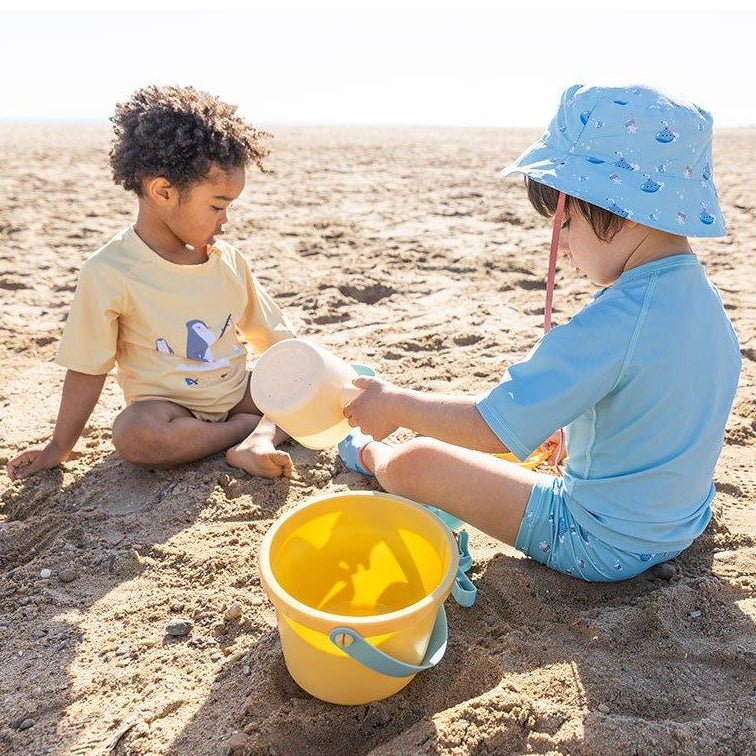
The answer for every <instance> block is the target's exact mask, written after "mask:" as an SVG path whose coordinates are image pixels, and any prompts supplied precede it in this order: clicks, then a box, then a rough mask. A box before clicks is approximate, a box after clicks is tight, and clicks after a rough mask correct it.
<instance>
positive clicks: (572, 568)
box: [515, 475, 681, 582]
mask: <svg viewBox="0 0 756 756" xmlns="http://www.w3.org/2000/svg"><path fill="white" fill-rule="evenodd" d="M515 547H516V548H517V549H519V550H520V551H522V552H524V553H525V554H527V555H528V556H529V557H531V558H532V559H535V560H536V561H537V562H540V563H541V564H545V565H546V566H547V567H551V569H552V570H556V571H557V572H563V573H564V574H565V575H572V576H573V577H578V578H582V579H583V580H587V581H589V582H611V581H616V580H627V579H628V578H632V577H635V576H636V575H640V574H641V573H642V572H645V571H646V570H647V569H648V568H649V567H653V566H654V565H655V564H659V563H660V562H666V561H667V560H669V559H673V558H674V557H676V556H677V555H678V554H680V553H681V552H680V551H664V552H658V553H653V552H652V553H647V554H633V553H631V552H629V551H623V550H622V549H619V548H617V547H616V546H610V545H609V544H608V543H605V542H604V541H602V540H600V539H599V538H596V536H594V535H593V534H591V533H589V532H588V531H587V530H586V529H585V528H583V527H581V526H580V525H578V524H577V522H575V520H574V519H573V517H572V515H571V514H570V511H569V509H568V507H567V505H566V503H565V500H564V494H563V493H562V485H561V479H560V478H556V477H554V476H553V475H539V476H538V480H537V481H536V484H535V485H534V486H533V491H532V493H531V494H530V499H529V500H528V505H527V507H526V509H525V515H524V516H523V518H522V523H521V525H520V530H519V532H518V533H517V542H516V543H515Z"/></svg>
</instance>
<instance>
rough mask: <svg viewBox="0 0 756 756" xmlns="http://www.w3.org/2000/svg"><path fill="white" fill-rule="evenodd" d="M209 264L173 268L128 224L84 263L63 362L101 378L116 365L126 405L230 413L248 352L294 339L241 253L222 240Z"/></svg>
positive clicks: (238, 394) (59, 359) (240, 390)
mask: <svg viewBox="0 0 756 756" xmlns="http://www.w3.org/2000/svg"><path fill="white" fill-rule="evenodd" d="M207 252H208V258H209V259H208V261H207V262H205V263H203V264H201V265H176V264H175V263H171V262H168V261H167V260H165V259H163V258H162V257H160V255H158V254H157V253H156V252H154V251H153V250H152V249H150V247H148V246H147V244H145V242H143V241H142V240H141V239H140V238H139V236H138V235H137V233H136V232H135V231H134V229H133V228H132V227H131V226H130V227H128V228H126V229H125V230H124V231H122V232H120V233H119V234H116V236H114V237H113V238H112V239H111V240H110V241H109V242H108V243H107V244H106V245H105V246H104V247H102V248H100V249H99V250H97V252H95V254H94V255H92V257H90V258H89V259H88V260H87V261H86V262H85V263H84V265H83V266H82V269H81V273H80V275H79V283H78V286H77V288H76V294H75V295H74V301H73V304H72V305H71V310H70V312H69V315H68V320H67V322H66V326H65V329H64V331H63V338H62V339H61V343H60V346H59V348H58V355H57V358H56V361H57V362H58V363H59V364H60V365H62V366H63V367H66V368H69V369H70V370H76V371H78V372H81V373H88V374H90V375H102V374H103V373H107V372H109V371H110V370H111V368H112V367H113V366H114V365H117V366H118V372H117V377H118V382H119V384H120V385H121V388H122V389H123V393H124V396H125V397H126V401H127V402H136V401H141V400H145V399H162V400H169V401H172V402H175V403H176V404H180V405H182V406H183V407H186V408H187V409H189V410H193V411H194V410H196V411H199V412H213V413H222V412H226V411H228V410H229V409H231V408H232V407H233V406H234V405H235V404H236V403H237V402H238V401H239V399H240V398H241V396H242V395H243V392H244V390H245V385H246V361H247V350H246V349H245V347H244V345H243V343H242V342H241V341H240V339H239V335H241V336H243V338H244V339H246V341H247V342H249V345H250V346H251V348H252V349H253V350H254V351H255V352H256V353H258V354H260V353H262V352H264V351H265V350H266V349H267V348H268V347H269V346H271V345H272V344H274V343H275V342H277V341H281V340H282V339H287V338H291V337H292V336H293V335H294V333H293V330H292V328H291V326H290V325H289V323H288V322H287V320H286V318H285V317H284V315H283V313H282V312H281V310H280V309H279V308H278V306H277V305H276V303H275V302H274V301H273V300H272V299H271V297H270V296H269V295H268V294H267V292H266V291H265V290H264V289H263V287H262V286H261V285H260V283H259V282H258V281H257V279H256V278H255V277H254V276H253V275H252V273H251V271H250V269H249V265H248V264H247V262H246V260H245V259H244V258H243V257H242V255H241V253H240V252H239V250H237V249H236V248H235V247H233V246H232V245H230V244H227V243H226V242H224V241H217V242H216V243H215V244H214V245H213V246H212V247H209V248H208V250H207Z"/></svg>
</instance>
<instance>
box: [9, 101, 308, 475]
mask: <svg viewBox="0 0 756 756" xmlns="http://www.w3.org/2000/svg"><path fill="white" fill-rule="evenodd" d="M235 111H236V108H235V107H233V106H231V105H227V104H225V103H223V102H221V101H220V100H218V99H217V98H216V97H214V96H212V95H210V94H207V93H205V92H199V91H196V90H195V89H193V88H192V87H185V88H179V87H156V86H151V87H147V88H145V89H141V90H139V91H137V92H135V93H134V94H133V95H132V97H131V99H130V100H129V101H128V102H127V103H125V104H120V105H118V106H117V108H116V113H115V116H114V117H113V119H112V120H113V122H114V130H115V140H114V143H113V148H112V151H111V155H110V162H111V166H112V168H113V178H114V180H115V182H116V183H117V184H122V185H123V187H124V188H125V189H127V190H130V191H133V192H135V194H136V196H137V202H138V206H139V209H138V214H137V219H136V222H135V223H134V224H133V225H132V226H129V227H128V228H126V229H124V230H123V231H121V232H120V233H118V234H116V236H114V237H113V239H111V240H110V241H109V242H108V243H107V244H106V245H105V246H104V247H102V248H101V249H99V250H98V251H97V252H96V253H95V254H94V255H93V256H92V257H90V258H89V259H88V260H87V261H86V262H85V263H84V265H83V267H82V269H81V274H80V277H79V283H78V287H77V290H76V294H75V296H74V301H73V304H72V306H71V311H70V313H69V316H68V320H67V322H66V326H65V330H64V332H63V337H62V340H61V343H60V347H59V350H58V356H57V362H58V363H59V364H61V365H62V366H63V367H65V368H67V369H68V370H67V372H66V376H65V380H64V384H63V394H62V397H61V401H60V409H59V411H58V418H57V422H56V425H55V430H54V432H53V436H52V439H51V440H50V442H49V443H48V444H47V445H46V446H44V447H43V448H38V449H30V450H28V451H25V452H23V453H22V454H20V455H19V456H17V457H15V458H14V459H12V460H11V461H10V462H9V463H8V475H9V477H10V478H11V480H16V479H18V478H24V477H27V476H29V475H32V474H34V473H37V472H39V471H40V470H44V469H48V468H51V467H55V466H56V465H58V464H59V463H60V462H62V461H63V460H65V459H66V458H67V457H68V455H69V454H70V452H71V450H72V449H73V447H74V444H75V443H76V441H77V439H78V438H79V436H80V435H81V432H82V430H83V428H84V425H85V424H86V422H87V420H88V418H89V416H90V414H91V412H92V410H93V409H94V407H95V405H96V403H97V400H98V398H99V396H100V392H101V390H102V387H103V384H104V382H105V377H106V375H107V373H108V372H109V371H110V370H111V368H112V367H113V365H114V364H116V365H117V366H118V381H119V383H120V385H121V388H122V389H123V392H124V396H125V398H126V402H127V404H128V406H127V407H126V408H125V409H124V410H123V411H122V412H121V413H120V415H118V417H117V418H116V420H115V423H114V425H113V444H114V446H115V447H116V449H117V450H118V452H119V453H120V454H121V456H122V457H124V459H126V460H128V461H130V462H133V463H135V464H138V465H145V466H149V467H155V468H170V467H174V466H176V465H180V464H183V463H185V462H191V461H193V460H197V459H200V458H202V457H206V456H208V455H210V454H215V453H216V452H218V451H221V450H223V449H227V450H228V451H227V453H226V459H227V461H228V462H229V464H231V465H234V466H236V467H240V468H243V469H245V470H247V471H248V472H250V473H252V474H259V475H265V476H269V477H276V476H281V475H284V476H289V475H290V474H291V459H290V458H289V455H288V454H286V453H285V452H283V451H277V450H276V449H275V445H276V444H277V443H279V442H280V441H281V440H283V439H284V438H285V436H284V434H283V433H282V432H281V431H280V430H279V429H277V428H276V427H275V426H274V425H273V424H272V423H271V422H270V421H268V420H266V419H262V420H261V418H260V414H261V413H260V412H259V411H258V410H257V408H256V407H255V405H254V403H253V402H252V399H251V396H250V394H249V390H248V386H249V374H248V372H247V369H246V359H247V351H246V349H245V347H244V346H243V344H242V343H241V342H240V340H239V338H238V334H237V330H238V332H239V333H241V335H243V336H244V338H245V339H246V340H247V341H248V342H249V344H250V345H251V347H252V349H253V350H254V351H255V352H257V353H260V352H262V351H264V350H265V349H266V348H267V347H268V346H270V345H271V344H273V343H275V342H277V341H280V340H281V339H286V338H289V337H291V336H293V332H292V329H291V327H290V326H289V324H288V323H287V321H286V319H285V318H284V316H283V315H282V313H281V311H280V310H279V309H278V307H277V306H276V304H275V303H274V302H273V300H272V299H271V298H270V296H269V295H268V294H267V293H266V292H265V290H264V289H263V288H262V286H261V285H260V283H259V282H258V281H257V280H256V279H255V278H254V276H253V275H252V273H251V271H250V269H249V266H248V264H247V263H246V261H245V260H244V258H243V257H242V255H241V253H240V252H239V251H238V250H237V249H235V248H234V247H233V246H231V245H230V244H228V243H227V242H225V241H222V240H221V239H220V238H219V237H220V235H221V234H222V233H223V226H224V224H225V223H226V222H227V220H228V212H229V208H230V206H231V203H232V202H233V201H234V200H235V199H236V198H237V197H238V196H239V195H240V194H241V192H242V190H243V189H244V183H245V166H246V165H247V164H249V163H250V162H251V163H255V164H256V165H257V166H258V167H259V168H260V169H261V170H262V159H263V158H264V157H265V156H266V155H268V154H269V152H270V150H269V148H268V147H267V144H266V141H265V140H266V138H267V137H269V136H270V135H269V134H267V133H266V132H264V131H258V130H257V129H255V128H253V127H252V126H251V125H249V124H248V123H245V122H244V121H243V120H242V119H241V118H240V117H239V116H237V115H236V114H235ZM253 431H254V432H253ZM229 447H230V448H229Z"/></svg>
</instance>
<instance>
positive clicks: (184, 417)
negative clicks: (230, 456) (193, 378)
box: [113, 401, 260, 469]
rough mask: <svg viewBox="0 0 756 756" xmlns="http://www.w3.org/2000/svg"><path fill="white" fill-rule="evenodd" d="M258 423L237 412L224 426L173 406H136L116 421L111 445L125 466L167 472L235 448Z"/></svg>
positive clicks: (145, 403)
mask: <svg viewBox="0 0 756 756" xmlns="http://www.w3.org/2000/svg"><path fill="white" fill-rule="evenodd" d="M234 409H236V408H234ZM259 420H260V418H259V416H257V415H253V414H248V413H240V412H237V413H236V414H232V415H231V416H230V417H229V418H228V420H226V421H225V422H219V423H209V422H205V421H203V420H198V419H197V418H196V417H194V416H193V415H192V413H191V412H189V410H188V409H186V408H185V407H181V406H179V405H178V404H174V403H173V402H165V401H143V402H135V403H134V404H130V405H129V406H128V407H126V409H125V410H123V412H121V414H120V415H118V417H117V418H116V419H115V422H114V423H113V445H114V446H115V448H116V449H117V450H118V453H119V454H120V455H121V456H122V457H123V458H124V459H125V460H127V461H128V462H133V463H134V464H136V465H144V466H145V467H155V468H159V469H168V468H171V467H176V466H177V465H182V464H185V463H186V462H194V461H195V460H198V459H202V458H203V457H208V456H210V455H211V454H216V453H217V452H219V451H223V450H224V449H228V448H229V447H230V446H233V445H234V444H238V443H239V442H240V441H241V440H242V439H244V438H246V437H247V436H248V435H249V434H250V433H251V432H252V431H253V430H254V428H255V427H256V425H257V423H258V422H259Z"/></svg>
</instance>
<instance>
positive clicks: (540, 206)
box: [525, 176, 625, 242]
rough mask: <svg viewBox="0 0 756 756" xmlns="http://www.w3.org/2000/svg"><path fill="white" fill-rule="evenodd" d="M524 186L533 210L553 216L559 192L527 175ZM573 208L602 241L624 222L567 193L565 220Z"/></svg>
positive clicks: (612, 214)
mask: <svg viewBox="0 0 756 756" xmlns="http://www.w3.org/2000/svg"><path fill="white" fill-rule="evenodd" d="M525 187H526V188H527V190H528V199H529V200H530V204H531V205H532V206H533V208H534V209H535V211H536V212H537V213H538V214H539V215H542V216H543V217H544V218H553V217H554V213H556V208H557V201H558V200H559V192H558V191H557V190H556V189H554V188H552V187H550V186H546V184H540V183H539V182H537V181H533V180H532V179H531V178H528V177H527V176H525ZM575 209H577V211H578V212H579V213H580V214H581V215H582V216H583V218H585V219H586V220H587V221H588V223H589V224H590V226H591V228H592V229H593V233H594V234H596V236H597V237H598V238H599V239H601V241H604V242H610V241H611V240H612V239H613V238H614V236H615V234H616V233H617V232H618V231H619V230H620V229H621V228H622V226H623V224H624V222H625V221H624V219H623V218H620V216H619V215H616V214H615V213H612V212H611V211H609V210H605V209H604V208H603V207H599V206H598V205H594V204H592V203H591V202H586V201H585V200H581V199H578V198H577V197H572V196H570V195H569V194H568V195H567V197H566V198H565V204H564V210H565V219H566V220H569V217H570V212H571V211H573V210H575Z"/></svg>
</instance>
